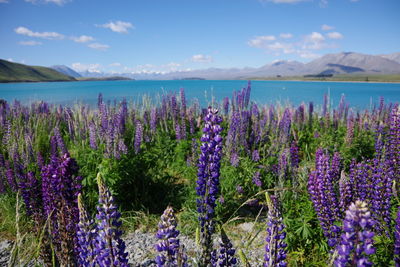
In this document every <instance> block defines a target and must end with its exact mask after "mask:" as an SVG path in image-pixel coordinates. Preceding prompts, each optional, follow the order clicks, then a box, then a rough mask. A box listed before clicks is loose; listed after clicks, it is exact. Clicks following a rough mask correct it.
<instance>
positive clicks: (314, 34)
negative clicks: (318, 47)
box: [307, 32, 325, 42]
mask: <svg viewBox="0 0 400 267" xmlns="http://www.w3.org/2000/svg"><path fill="white" fill-rule="evenodd" d="M307 38H309V39H310V40H311V41H313V42H322V41H324V40H325V38H324V36H323V35H322V34H320V33H319V32H312V33H311V34H310V35H308V36H307Z"/></svg>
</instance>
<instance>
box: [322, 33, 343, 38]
mask: <svg viewBox="0 0 400 267" xmlns="http://www.w3.org/2000/svg"><path fill="white" fill-rule="evenodd" d="M326 36H328V38H329V39H343V34H341V33H340V32H329V33H327V34H326Z"/></svg>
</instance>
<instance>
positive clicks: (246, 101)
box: [244, 81, 251, 108]
mask: <svg viewBox="0 0 400 267" xmlns="http://www.w3.org/2000/svg"><path fill="white" fill-rule="evenodd" d="M244 92H245V93H244V106H245V107H246V108H247V107H248V106H249V102H250V93H251V81H248V82H247V88H245V90H244Z"/></svg>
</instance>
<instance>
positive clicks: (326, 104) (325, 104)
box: [322, 94, 329, 117]
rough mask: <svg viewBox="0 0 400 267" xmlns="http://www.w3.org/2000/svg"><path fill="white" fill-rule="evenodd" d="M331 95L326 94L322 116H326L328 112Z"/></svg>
mask: <svg viewBox="0 0 400 267" xmlns="http://www.w3.org/2000/svg"><path fill="white" fill-rule="evenodd" d="M328 105H329V97H328V95H327V94H324V104H323V105H322V117H326V116H327V114H328Z"/></svg>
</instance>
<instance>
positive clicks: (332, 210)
mask: <svg viewBox="0 0 400 267" xmlns="http://www.w3.org/2000/svg"><path fill="white" fill-rule="evenodd" d="M315 160H316V163H315V167H316V170H314V171H312V172H311V174H310V176H309V180H308V192H309V194H310V198H311V201H312V202H313V206H314V209H315V212H316V213H317V217H318V220H319V221H320V225H321V228H322V230H323V231H324V235H325V236H326V237H327V238H328V245H329V246H331V247H334V246H335V244H336V242H337V238H338V235H339V232H340V229H339V227H338V226H336V225H335V221H337V220H338V219H339V218H340V216H339V208H338V206H339V201H338V199H337V197H336V195H335V193H334V192H335V190H334V182H335V181H337V180H339V177H336V176H334V175H333V173H336V169H335V168H336V167H335V163H334V164H332V166H333V167H332V166H331V164H330V162H329V155H326V154H325V153H324V152H323V151H322V149H318V150H317V152H316V155H315Z"/></svg>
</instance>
